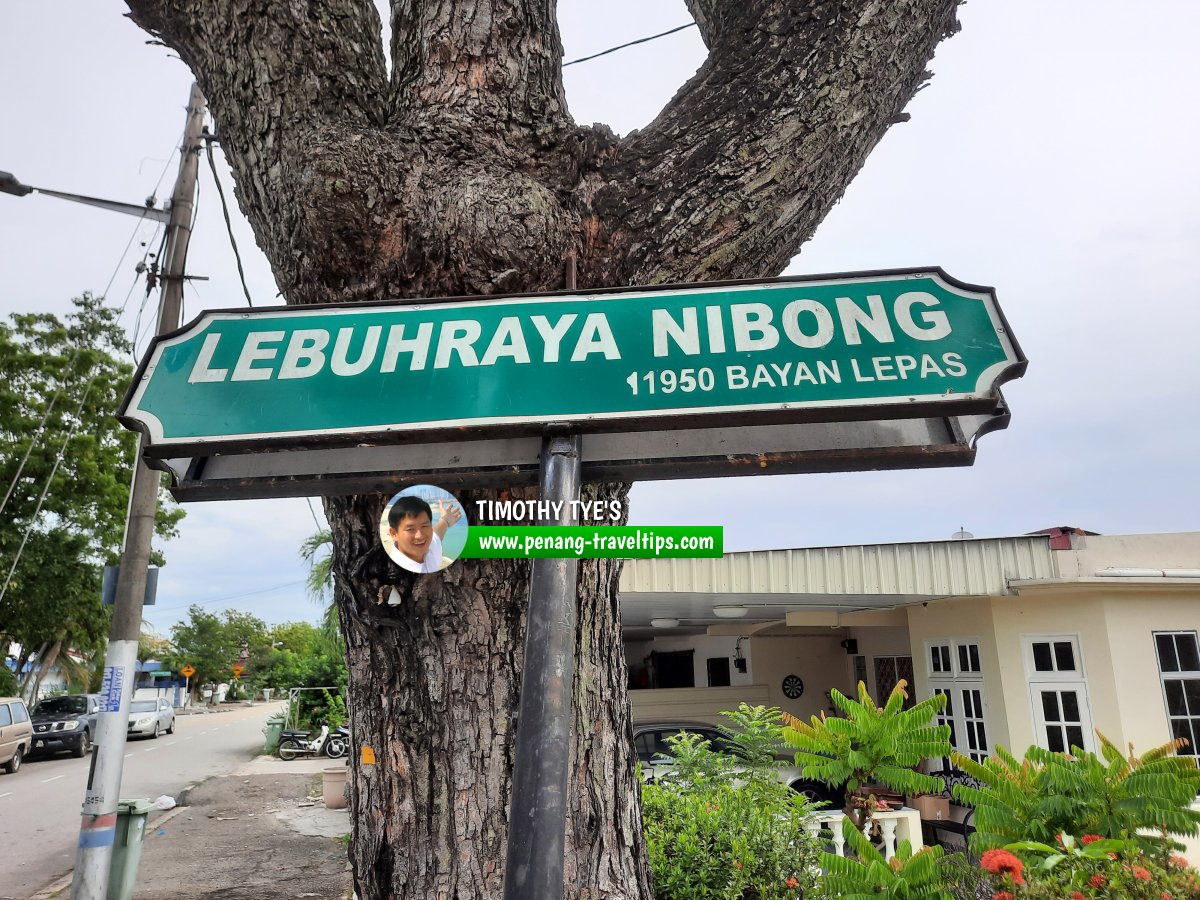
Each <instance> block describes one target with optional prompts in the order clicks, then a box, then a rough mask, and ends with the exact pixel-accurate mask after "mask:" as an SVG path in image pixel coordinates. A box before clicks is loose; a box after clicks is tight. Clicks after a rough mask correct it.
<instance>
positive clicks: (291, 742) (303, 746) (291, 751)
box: [279, 723, 346, 760]
mask: <svg viewBox="0 0 1200 900" xmlns="http://www.w3.org/2000/svg"><path fill="white" fill-rule="evenodd" d="M328 744H329V726H328V725H326V724H324V723H322V725H321V730H320V731H319V732H318V733H317V736H316V737H310V735H309V732H307V731H298V730H295V729H287V730H285V731H284V732H283V733H281V734H280V735H279V758H280V759H282V760H293V759H296V758H297V757H300V756H319V755H321V753H322V752H325V754H326V755H328V751H327V750H326V749H325V748H326V747H327V746H328ZM345 752H346V751H345V744H344V743H343V745H342V753H345Z"/></svg>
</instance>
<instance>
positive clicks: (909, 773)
mask: <svg viewBox="0 0 1200 900" xmlns="http://www.w3.org/2000/svg"><path fill="white" fill-rule="evenodd" d="M907 686H908V685H907V682H905V681H903V680H901V681H900V682H899V683H898V684H897V685H896V687H895V688H894V689H893V690H892V693H891V696H889V697H888V700H887V703H885V704H884V705H883V706H882V707H879V706H876V705H875V701H874V700H873V699H872V698H871V695H870V693H869V692H868V691H867V686H866V685H865V684H863V683H862V682H861V681H860V682H859V683H858V699H857V700H852V699H851V698H849V697H847V696H846V695H845V694H842V693H841V692H839V691H836V690H834V691H830V697H831V698H832V700H833V703H834V705H835V706H836V707H837V708H838V709H840V710H841V711H842V712H843V713H844V714H845V715H844V717H843V716H838V717H830V718H827V717H826V716H825V714H824V713H823V712H822V713H821V715H820V717H819V718H818V717H817V716H813V718H812V721H811V722H803V721H801V720H800V719H797V718H796V717H795V716H789V715H787V714H786V713H785V714H784V723H785V724H784V729H783V739H784V741H785V742H786V743H787V744H788V745H789V746H791V747H794V748H796V751H797V752H796V765H797V766H800V767H802V768H803V769H804V773H805V775H806V776H807V777H809V778H814V779H817V780H819V781H823V782H825V783H826V784H828V785H831V786H834V787H840V786H842V785H844V786H845V790H846V793H847V805H846V809H845V812H846V815H847V816H849V817H850V818H851V819H853V820H854V822H855V824H856V825H857V826H858V827H860V828H861V827H862V824H863V822H864V821H866V819H867V817H868V816H869V815H870V812H871V806H872V804H871V803H870V802H867V803H863V802H861V801H860V800H859V799H858V798H856V793H857V792H859V790H860V789H861V788H863V787H864V786H866V785H870V784H880V785H883V786H884V787H887V788H891V789H892V790H895V791H900V792H901V793H905V794H919V793H925V792H930V791H940V790H941V789H942V783H941V781H939V780H938V779H937V778H934V777H933V776H930V775H923V774H921V773H920V772H917V771H915V769H916V766H918V765H920V763H921V761H922V760H924V759H926V758H927V757H939V756H949V755H950V752H951V747H950V726H948V725H934V724H933V721H934V718H935V717H936V716H937V714H938V713H939V712H941V711H942V709H943V708H944V707H945V705H946V695H945V694H938V695H936V696H933V697H930V698H929V699H928V700H922V701H921V702H920V703H918V704H916V705H915V706H913V707H912V708H911V709H905V708H904V701H905V699H906V698H907V696H908V694H907V693H906V692H905V688H906V687H907Z"/></svg>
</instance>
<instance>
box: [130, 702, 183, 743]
mask: <svg viewBox="0 0 1200 900" xmlns="http://www.w3.org/2000/svg"><path fill="white" fill-rule="evenodd" d="M164 731H165V732H166V733H167V734H174V733H175V710H173V709H172V708H171V701H170V700H168V699H167V698H166V697H159V698H158V699H157V700H134V701H132V702H131V703H130V704H129V733H128V736H129V737H137V736H141V737H145V736H147V735H149V736H150V737H152V738H156V737H158V736H159V734H161V733H162V732H164Z"/></svg>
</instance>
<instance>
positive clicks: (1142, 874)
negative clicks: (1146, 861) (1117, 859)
mask: <svg viewBox="0 0 1200 900" xmlns="http://www.w3.org/2000/svg"><path fill="white" fill-rule="evenodd" d="M1133 877H1134V878H1136V879H1137V880H1138V881H1150V880H1151V879H1153V877H1154V876H1153V875H1151V874H1150V873H1149V872H1148V871H1147V870H1146V869H1144V868H1142V867H1141V866H1134V867H1133Z"/></svg>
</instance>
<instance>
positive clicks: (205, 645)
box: [166, 604, 271, 696]
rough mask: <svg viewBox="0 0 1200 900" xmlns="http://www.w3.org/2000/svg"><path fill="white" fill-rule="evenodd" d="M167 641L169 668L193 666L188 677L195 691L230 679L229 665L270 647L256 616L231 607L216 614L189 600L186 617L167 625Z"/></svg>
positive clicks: (262, 626)
mask: <svg viewBox="0 0 1200 900" xmlns="http://www.w3.org/2000/svg"><path fill="white" fill-rule="evenodd" d="M171 643H172V644H173V645H174V648H175V649H174V652H173V653H172V654H170V655H169V656H168V658H167V660H166V661H167V662H168V664H169V666H170V668H171V669H172V670H173V671H178V670H179V669H180V668H181V667H182V666H183V665H185V664H191V665H192V667H193V668H195V670H196V672H195V674H194V675H192V677H191V683H192V689H193V693H195V692H197V691H199V690H200V688H201V686H202V685H205V684H209V683H210V682H211V683H213V684H221V683H228V682H229V681H232V680H233V667H234V666H235V665H237V664H238V663H241V662H242V661H243V660H246V659H248V658H250V657H251V656H253V655H254V654H256V653H262V652H263V651H264V650H268V649H270V645H271V638H270V635H269V634H268V632H267V626H266V625H265V624H264V623H263V621H262V619H260V618H258V617H257V616H252V615H250V614H249V613H244V612H238V611H237V610H233V609H227V610H225V611H224V612H222V613H220V614H219V615H218V614H217V613H212V612H209V611H208V610H206V609H204V608H203V607H201V606H197V605H194V604H193V605H192V606H190V607H188V621H186V622H180V623H179V624H177V625H173V626H171ZM214 696H215V695H214Z"/></svg>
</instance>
